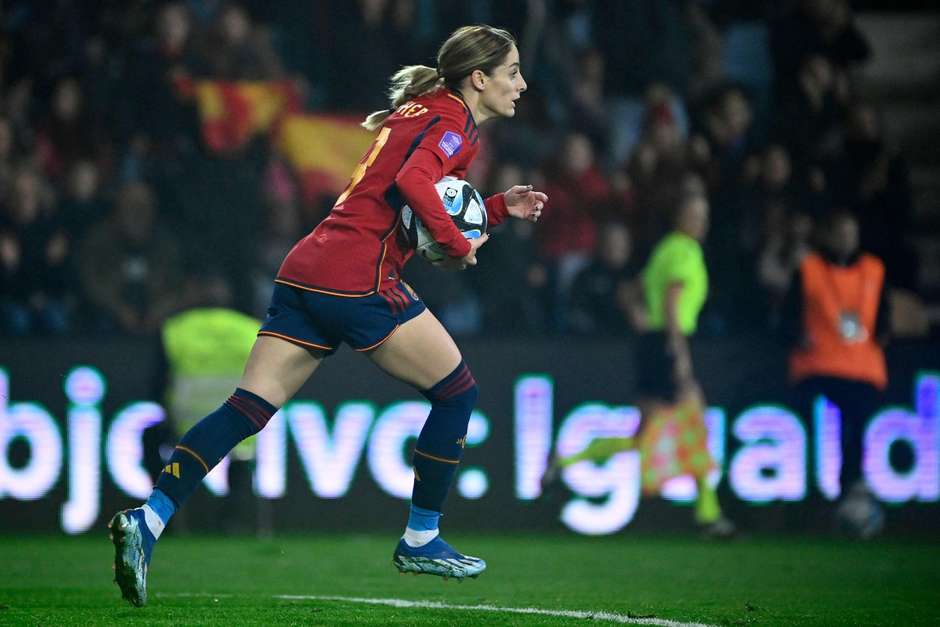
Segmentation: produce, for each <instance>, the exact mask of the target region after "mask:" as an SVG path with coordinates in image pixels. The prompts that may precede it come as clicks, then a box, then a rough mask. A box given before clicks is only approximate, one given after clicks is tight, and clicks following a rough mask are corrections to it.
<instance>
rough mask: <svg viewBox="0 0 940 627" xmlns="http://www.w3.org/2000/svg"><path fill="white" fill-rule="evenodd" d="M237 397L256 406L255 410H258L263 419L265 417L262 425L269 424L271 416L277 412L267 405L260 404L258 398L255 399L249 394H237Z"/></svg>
mask: <svg viewBox="0 0 940 627" xmlns="http://www.w3.org/2000/svg"><path fill="white" fill-rule="evenodd" d="M236 397H237V398H238V399H240V400H243V401H245V402H246V403H248V405H250V406H251V407H254V408H255V410H257V412H258V414H257V415H259V416H261V417H262V419H263V421H264V424H263V425H261V426H262V427H263V426H264V425H266V424H268V421H269V420H271V416H273V415H274V414H275V412H273V411H271V410H270V409H268V408H267V407H263V406H262V405H260V404H259V403H258V402H257V401H256V400H254V399H253V398H249V397H247V396H236ZM275 411H276V410H275Z"/></svg>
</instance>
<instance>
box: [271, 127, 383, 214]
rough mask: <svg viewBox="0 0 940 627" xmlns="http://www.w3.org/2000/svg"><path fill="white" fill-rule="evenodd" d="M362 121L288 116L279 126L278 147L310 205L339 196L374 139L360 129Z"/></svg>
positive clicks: (371, 135)
mask: <svg viewBox="0 0 940 627" xmlns="http://www.w3.org/2000/svg"><path fill="white" fill-rule="evenodd" d="M360 121H361V118H359V117H356V118H352V117H345V116H333V115H316V114H299V113H295V114H290V115H287V116H286V117H285V118H284V119H283V120H282V121H281V124H280V127H279V128H278V132H277V147H278V150H279V151H280V152H281V154H282V155H284V157H285V158H286V159H287V161H288V163H290V164H291V167H292V168H293V169H294V172H295V173H296V175H297V180H298V182H299V184H300V189H301V194H302V196H303V198H304V200H305V201H307V202H309V201H311V200H313V199H315V198H317V197H318V196H322V195H332V196H336V195H338V194H340V193H341V192H342V191H343V189H345V188H346V185H348V184H349V178H350V176H351V175H352V173H353V170H354V169H355V168H356V164H357V163H359V160H360V159H362V156H363V155H364V154H365V152H366V150H367V149H368V148H369V144H371V143H372V140H373V139H374V136H373V134H372V133H371V132H369V131H367V130H365V129H364V128H362V127H361V126H359V122H360Z"/></svg>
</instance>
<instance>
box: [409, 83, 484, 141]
mask: <svg viewBox="0 0 940 627" xmlns="http://www.w3.org/2000/svg"><path fill="white" fill-rule="evenodd" d="M414 104H415V105H418V106H421V107H425V108H427V110H428V113H430V114H432V115H434V116H436V117H437V116H439V117H440V118H441V121H442V122H444V124H445V125H446V126H449V127H451V130H458V131H459V132H460V133H461V134H462V135H463V136H464V137H465V138H466V139H467V141H468V142H469V143H470V144H475V143H477V140H478V136H479V130H478V129H477V124H476V121H475V120H474V119H473V114H472V113H471V112H470V107H468V106H467V103H466V102H464V100H463V98H461V97H460V95H459V94H457V93H455V92H453V91H452V90H450V89H447V88H442V89H438V90H436V91H433V92H431V93H430V94H425V95H424V96H420V97H419V98H416V99H415V100H414Z"/></svg>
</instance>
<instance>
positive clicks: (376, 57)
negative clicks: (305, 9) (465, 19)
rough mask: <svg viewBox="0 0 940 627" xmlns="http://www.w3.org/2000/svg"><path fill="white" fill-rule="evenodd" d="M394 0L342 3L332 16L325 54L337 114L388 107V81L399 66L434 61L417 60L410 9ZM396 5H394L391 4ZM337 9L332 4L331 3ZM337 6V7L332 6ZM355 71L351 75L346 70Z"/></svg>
mask: <svg viewBox="0 0 940 627" xmlns="http://www.w3.org/2000/svg"><path fill="white" fill-rule="evenodd" d="M403 4H410V3H406V2H403V1H402V0H398V1H397V2H395V1H393V0H356V2H344V3H342V5H343V6H342V8H341V9H340V10H339V12H338V13H337V14H334V17H335V18H336V22H337V23H336V29H335V33H333V38H334V41H335V45H334V48H333V50H330V53H331V57H332V64H331V68H330V74H329V76H328V82H329V84H330V90H331V99H330V103H331V106H332V107H333V108H334V109H337V110H344V111H348V110H352V111H375V110H377V109H384V108H387V107H388V98H387V97H386V96H385V95H384V94H385V92H386V88H387V84H388V77H389V76H391V75H392V74H394V73H395V72H396V71H397V70H398V69H399V68H400V67H401V66H402V65H411V64H414V63H419V62H426V63H424V64H425V65H431V66H435V65H436V61H435V60H434V59H429V58H424V57H419V56H418V55H417V54H416V53H417V51H416V50H415V49H414V37H413V36H412V34H411V29H412V27H413V21H414V19H415V15H414V11H413V9H412V10H405V9H406V8H407V7H400V5H403ZM396 5H399V6H396ZM334 6H336V5H334ZM337 8H339V7H337ZM351 68H355V70H354V71H350V69H351Z"/></svg>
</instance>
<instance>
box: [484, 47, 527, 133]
mask: <svg viewBox="0 0 940 627" xmlns="http://www.w3.org/2000/svg"><path fill="white" fill-rule="evenodd" d="M525 90H526V82H525V79H524V78H522V71H521V70H520V69H519V50H517V49H516V47H515V46H513V47H512V49H510V51H509V54H507V55H506V58H505V59H504V60H503V63H501V64H500V65H498V66H497V67H496V68H494V69H493V71H492V72H490V73H489V74H488V75H487V80H486V83H485V84H484V87H483V90H482V92H481V93H480V100H481V104H482V105H483V106H484V107H485V108H486V109H487V113H489V116H488V117H503V118H511V117H512V116H514V115H516V100H518V99H519V96H521V95H522V92H524V91H525Z"/></svg>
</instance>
